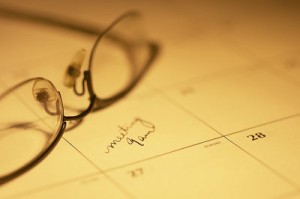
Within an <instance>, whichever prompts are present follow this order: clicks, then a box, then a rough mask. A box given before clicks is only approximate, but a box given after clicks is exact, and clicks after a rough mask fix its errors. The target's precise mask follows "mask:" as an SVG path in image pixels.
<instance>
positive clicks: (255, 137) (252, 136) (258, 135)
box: [247, 133, 266, 141]
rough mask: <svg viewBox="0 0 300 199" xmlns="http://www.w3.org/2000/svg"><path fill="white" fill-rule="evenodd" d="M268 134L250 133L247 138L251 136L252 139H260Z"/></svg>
mask: <svg viewBox="0 0 300 199" xmlns="http://www.w3.org/2000/svg"><path fill="white" fill-rule="evenodd" d="M265 137H266V135H265V134H263V133H255V134H254V135H248V136H247V138H251V140H252V141H254V140H258V139H260V138H265Z"/></svg>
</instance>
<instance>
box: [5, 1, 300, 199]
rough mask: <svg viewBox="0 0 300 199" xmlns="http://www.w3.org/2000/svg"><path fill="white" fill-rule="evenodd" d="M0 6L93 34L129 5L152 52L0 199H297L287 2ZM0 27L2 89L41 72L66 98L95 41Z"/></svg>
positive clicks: (295, 33)
mask: <svg viewBox="0 0 300 199" xmlns="http://www.w3.org/2000/svg"><path fill="white" fill-rule="evenodd" d="M1 4H3V5H5V6H6V7H9V8H14V9H19V10H25V11H26V12H32V13H38V14H40V15H49V16H56V17H58V18H60V19H64V20H68V19H74V21H75V22H78V23H79V22H80V23H82V24H83V25H87V24H88V25H91V26H93V27H96V28H97V27H105V26H107V25H109V24H110V22H111V21H112V20H113V19H115V18H116V17H117V16H119V15H120V14H121V13H123V12H125V11H126V10H130V9H136V10H139V11H140V12H141V13H142V14H143V16H144V25H145V27H146V29H147V31H146V33H147V35H148V37H149V38H151V39H153V40H154V41H156V42H157V43H158V44H159V46H160V51H159V56H158V57H157V59H156V60H155V61H154V63H153V64H152V66H151V69H150V70H149V72H148V73H147V74H146V76H145V78H143V79H142V81H141V82H140V83H139V84H138V86H137V87H136V88H135V89H134V90H133V91H132V92H131V93H130V94H129V95H127V96H126V97H125V98H123V99H122V100H120V101H118V102H117V103H115V104H113V105H112V106H110V107H108V108H106V109H103V110H101V111H97V112H93V113H90V114H89V115H87V116H86V117H85V118H84V119H83V120H82V122H81V123H80V124H79V125H78V126H76V127H75V128H73V129H70V130H69V129H68V127H67V130H66V131H65V132H64V134H63V137H62V138H61V140H60V142H59V143H58V144H57V146H56V147H55V148H54V150H53V151H52V152H51V153H50V154H49V155H48V156H47V157H46V158H45V159H44V160H43V161H42V162H41V163H39V164H38V165H37V166H36V167H34V168H33V169H31V170H29V171H28V172H26V173H25V174H23V175H21V176H19V177H17V178H16V179H14V180H12V181H10V182H8V183H5V184H3V185H1V186H0V198H1V199H2V198H3V199H4V198H5V199H6V198H24V199H25V198H30V199H33V198H44V199H46V198H149V199H150V198H151V199H152V198H212V199H215V198H231V199H234V198H236V199H240V198H244V199H246V198H255V199H258V198H263V199H296V198H300V172H299V168H300V147H299V146H300V48H299V44H300V40H299V35H300V26H299V21H300V14H299V9H300V5H299V4H298V3H297V2H292V1H291V2H284V1H270V2H244V3H243V2H240V3H239V2H228V1H226V2H225V1H217V2H206V1H203V2H200V1H164V2H162V1H151V2H139V1H130V2H123V1H115V2H107V1H103V2H101V1H100V2H97V3H96V2H94V1H85V2H77V1H76V2H70V1H43V2H39V1H33V0H31V1H28V2H27V1H26V3H25V2H23V3H20V2H17V1H11V2H10V3H6V4H4V3H1ZM0 16H1V15H0ZM0 26H1V32H0V41H1V45H0V52H1V54H0V57H1V60H0V67H1V73H0V76H1V78H0V82H1V86H0V91H1V92H4V91H5V90H6V89H8V88H10V87H11V86H13V85H14V84H16V83H18V82H19V81H22V80H25V79H27V78H30V77H44V78H47V79H48V80H50V81H51V82H53V84H54V85H55V86H56V87H57V89H58V90H59V91H60V92H61V95H62V99H63V101H64V102H65V103H67V101H68V100H70V99H64V93H65V92H67V91H65V90H66V89H65V88H64V86H63V84H62V81H63V75H64V72H65V69H66V68H67V66H68V64H69V62H70V60H71V59H72V56H73V55H74V54H75V53H76V51H77V50H78V49H81V48H84V49H86V50H87V52H88V53H90V51H91V47H92V44H93V42H94V40H95V36H91V35H87V34H83V33H78V32H76V31H70V30H64V29H61V28H53V27H49V26H48V25H41V24H39V25H37V24H35V23H32V22H30V21H24V20H19V19H11V18H8V17H3V16H1V18H0ZM84 65H85V67H86V65H87V60H85V61H84ZM111 78H114V77H113V76H112V77H111ZM12 103H13V102H12ZM79 103H87V99H80V100H79ZM12 106H13V104H12ZM1 114H6V115H8V114H20V113H8V112H5V113H4V112H2V111H1ZM67 125H70V124H69V123H68V124H67ZM1 131H3V130H1ZM1 131H0V136H1ZM0 139H1V137H0ZM9 155H10V153H9V151H8V152H7V156H9ZM0 167H1V163H0Z"/></svg>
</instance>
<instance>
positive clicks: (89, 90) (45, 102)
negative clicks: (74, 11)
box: [0, 12, 158, 184]
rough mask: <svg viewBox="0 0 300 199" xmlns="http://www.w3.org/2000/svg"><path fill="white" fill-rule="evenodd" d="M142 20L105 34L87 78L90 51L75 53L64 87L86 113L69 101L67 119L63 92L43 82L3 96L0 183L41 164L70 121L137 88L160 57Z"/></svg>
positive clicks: (122, 20) (123, 19) (126, 21)
mask: <svg viewBox="0 0 300 199" xmlns="http://www.w3.org/2000/svg"><path fill="white" fill-rule="evenodd" d="M139 19H140V15H139V14H138V13H137V12H128V13H125V14H123V15H121V16H120V17H118V18H117V19H116V20H115V21H113V23H112V24H111V25H110V26H108V27H107V28H106V29H104V30H103V31H101V33H99V34H98V35H97V38H96V40H95V42H94V44H93V47H92V49H91V51H90V55H89V60H88V67H87V70H85V71H84V72H83V75H81V66H82V65H83V60H84V57H85V55H86V54H87V52H86V51H85V50H79V51H78V52H77V53H76V54H75V56H74V58H73V60H72V62H71V64H70V65H69V66H68V67H67V70H66V72H65V78H64V85H65V86H66V87H67V88H73V91H71V93H72V94H73V95H74V96H76V97H77V98H79V97H80V96H88V99H89V104H88V105H87V106H86V107H85V108H82V107H78V106H77V105H78V103H73V104H72V101H68V102H67V104H68V108H69V109H71V110H73V111H75V112H78V113H77V114H76V115H72V116H66V115H64V112H65V110H66V107H64V103H63V101H62V98H61V94H60V92H59V91H58V90H57V89H56V88H55V86H54V84H53V83H52V82H51V81H49V80H47V79H45V78H42V77H37V78H31V79H27V80H25V81H22V82H20V83H18V84H16V85H15V86H13V87H12V88H10V89H8V90H6V91H5V92H4V93H2V94H0V110H1V114H0V115H1V116H0V118H1V119H0V121H1V124H0V184H4V183H7V182H9V181H10V180H12V179H14V178H16V177H18V176H20V175H21V174H24V173H25V172H27V171H28V170H30V169H32V168H33V167H34V166H36V165H37V164H38V163H39V162H41V161H42V160H43V159H44V158H45V157H46V156H47V155H48V154H49V153H50V152H51V150H52V149H53V148H54V147H55V146H56V144H57V143H58V141H59V140H60V138H61V137H62V135H63V132H64V131H65V129H66V126H67V121H80V120H81V119H83V118H84V117H85V116H86V115H87V114H89V113H90V112H94V111H97V110H101V109H103V108H106V107H108V106H110V105H112V104H113V103H115V102H117V101H118V100H120V99H122V98H123V97H124V96H125V95H126V94H128V93H129V92H130V91H131V90H132V89H133V88H134V87H135V86H136V85H137V83H138V82H139V81H140V80H141V78H142V77H143V76H144V75H145V73H146V72H147V70H148V69H149V67H150V65H151V64H152V62H153V61H154V59H155V58H156V57H157V54H158V45H157V44H155V43H154V42H151V41H149V40H148V39H147V38H145V36H144V34H143V32H141V31H140V29H139V27H137V26H136V25H137V23H138V22H139ZM60 25H61V24H60ZM65 25H68V24H65ZM58 72H59V71H58ZM79 81H81V83H80V84H78V82H79Z"/></svg>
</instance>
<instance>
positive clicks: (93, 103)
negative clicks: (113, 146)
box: [0, 5, 159, 185]
mask: <svg viewBox="0 0 300 199" xmlns="http://www.w3.org/2000/svg"><path fill="white" fill-rule="evenodd" d="M0 14H4V15H6V16H8V17H15V18H21V19H23V20H24V19H25V20H30V21H35V22H39V23H46V24H50V25H55V26H58V27H63V28H68V29H71V30H77V31H80V32H85V33H88V34H95V33H97V34H98V36H97V38H96V41H95V42H94V45H93V47H92V50H91V54H90V59H89V65H88V69H87V70H86V71H84V77H83V80H82V85H83V90H84V88H85V87H86V88H87V91H88V93H89V96H90V104H89V106H88V107H87V109H86V110H84V111H82V112H81V113H80V114H78V115H75V116H65V115H64V107H63V101H62V108H63V110H62V115H63V121H62V122H61V127H60V129H58V133H57V136H56V137H55V139H54V140H53V142H52V143H51V144H50V145H49V146H48V148H46V149H45V150H44V151H43V152H42V153H41V154H40V155H39V156H37V157H36V158H35V159H33V160H32V161H30V162H29V163H27V164H26V165H24V166H23V167H21V168H20V169H18V170H16V171H14V172H13V173H10V174H8V175H6V176H4V177H1V178H0V185H2V184H5V183H7V182H9V181H11V180H13V179H15V178H16V177H18V176H20V175H22V174H24V173H25V172H27V171H28V170H30V169H32V168H33V167H35V166H36V165H37V164H38V163H40V162H41V161H42V160H43V159H44V158H45V157H47V155H48V154H49V153H50V152H51V151H52V150H53V149H54V148H55V146H56V144H57V143H58V142H59V140H60V139H61V137H62V135H63V133H64V131H65V128H66V122H67V121H72V120H81V119H83V118H84V117H85V116H86V115H88V114H89V113H90V112H94V111H98V110H101V109H103V108H106V107H108V106H110V105H111V104H113V103H115V102H116V101H118V100H120V99H121V98H123V97H124V96H125V95H127V94H128V93H129V92H130V91H131V90H132V89H133V88H134V87H135V86H136V85H137V83H138V82H139V81H140V80H141V78H142V77H143V76H144V75H145V73H146V72H147V71H148V69H149V68H150V66H151V64H152V63H153V61H154V60H155V58H156V57H157V55H158V52H159V46H158V45H157V44H156V43H154V42H152V41H149V42H148V43H147V45H148V48H149V51H150V56H149V58H148V60H147V62H146V63H145V65H144V67H143V68H142V70H141V71H140V73H139V74H138V75H137V76H136V77H134V79H132V81H131V82H130V83H129V84H128V85H127V86H126V87H125V88H124V89H123V90H121V91H120V92H119V93H117V94H115V95H113V96H112V97H109V98H105V99H102V98H99V97H97V96H96V94H95V92H94V90H93V83H92V77H91V70H92V66H93V58H94V53H95V49H96V46H97V45H98V43H99V42H100V41H101V39H102V38H103V37H104V36H106V34H107V33H108V32H109V31H110V30H111V29H112V28H113V27H114V26H116V25H117V24H118V23H119V22H120V21H121V20H122V19H124V18H125V17H128V16H130V15H138V13H137V12H127V13H125V14H123V15H121V16H120V17H118V18H117V19H116V20H115V21H113V22H112V23H111V25H110V26H108V27H107V28H106V29H104V30H103V31H102V32H101V33H100V34H99V30H98V32H97V30H96V29H93V28H90V27H80V26H78V25H75V24H71V23H67V22H60V21H59V20H55V18H51V17H50V18H49V17H41V16H38V15H34V14H28V13H24V12H22V11H14V10H12V9H8V8H5V7H4V8H3V7H2V6H1V5H0ZM30 80H32V79H29V80H25V81H23V82H21V83H19V84H17V85H16V86H14V87H13V88H11V89H9V90H8V91H7V92H6V93H5V94H4V95H6V94H8V93H10V92H13V90H15V89H16V88H17V87H19V86H21V85H23V84H25V83H27V82H28V81H30ZM75 86H76V85H74V87H75ZM57 92H58V93H59V91H57ZM59 95H60V94H59ZM2 96H3V94H2ZM61 100H62V99H61Z"/></svg>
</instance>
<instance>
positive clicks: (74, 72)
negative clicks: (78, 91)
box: [64, 49, 86, 88]
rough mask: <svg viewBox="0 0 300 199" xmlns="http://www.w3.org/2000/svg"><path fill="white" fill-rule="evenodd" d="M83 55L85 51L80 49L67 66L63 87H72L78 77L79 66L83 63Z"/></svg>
mask: <svg viewBox="0 0 300 199" xmlns="http://www.w3.org/2000/svg"><path fill="white" fill-rule="evenodd" d="M85 54H86V51H85V50H84V49H81V50H79V51H78V52H77V53H76V54H75V55H74V57H73V59H72V61H71V64H70V65H69V66H68V68H67V70H66V72H65V76H64V85H65V86H66V87H68V88H72V87H74V85H75V83H76V79H77V78H78V77H79V76H80V73H81V66H82V63H83V61H84V57H85Z"/></svg>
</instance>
